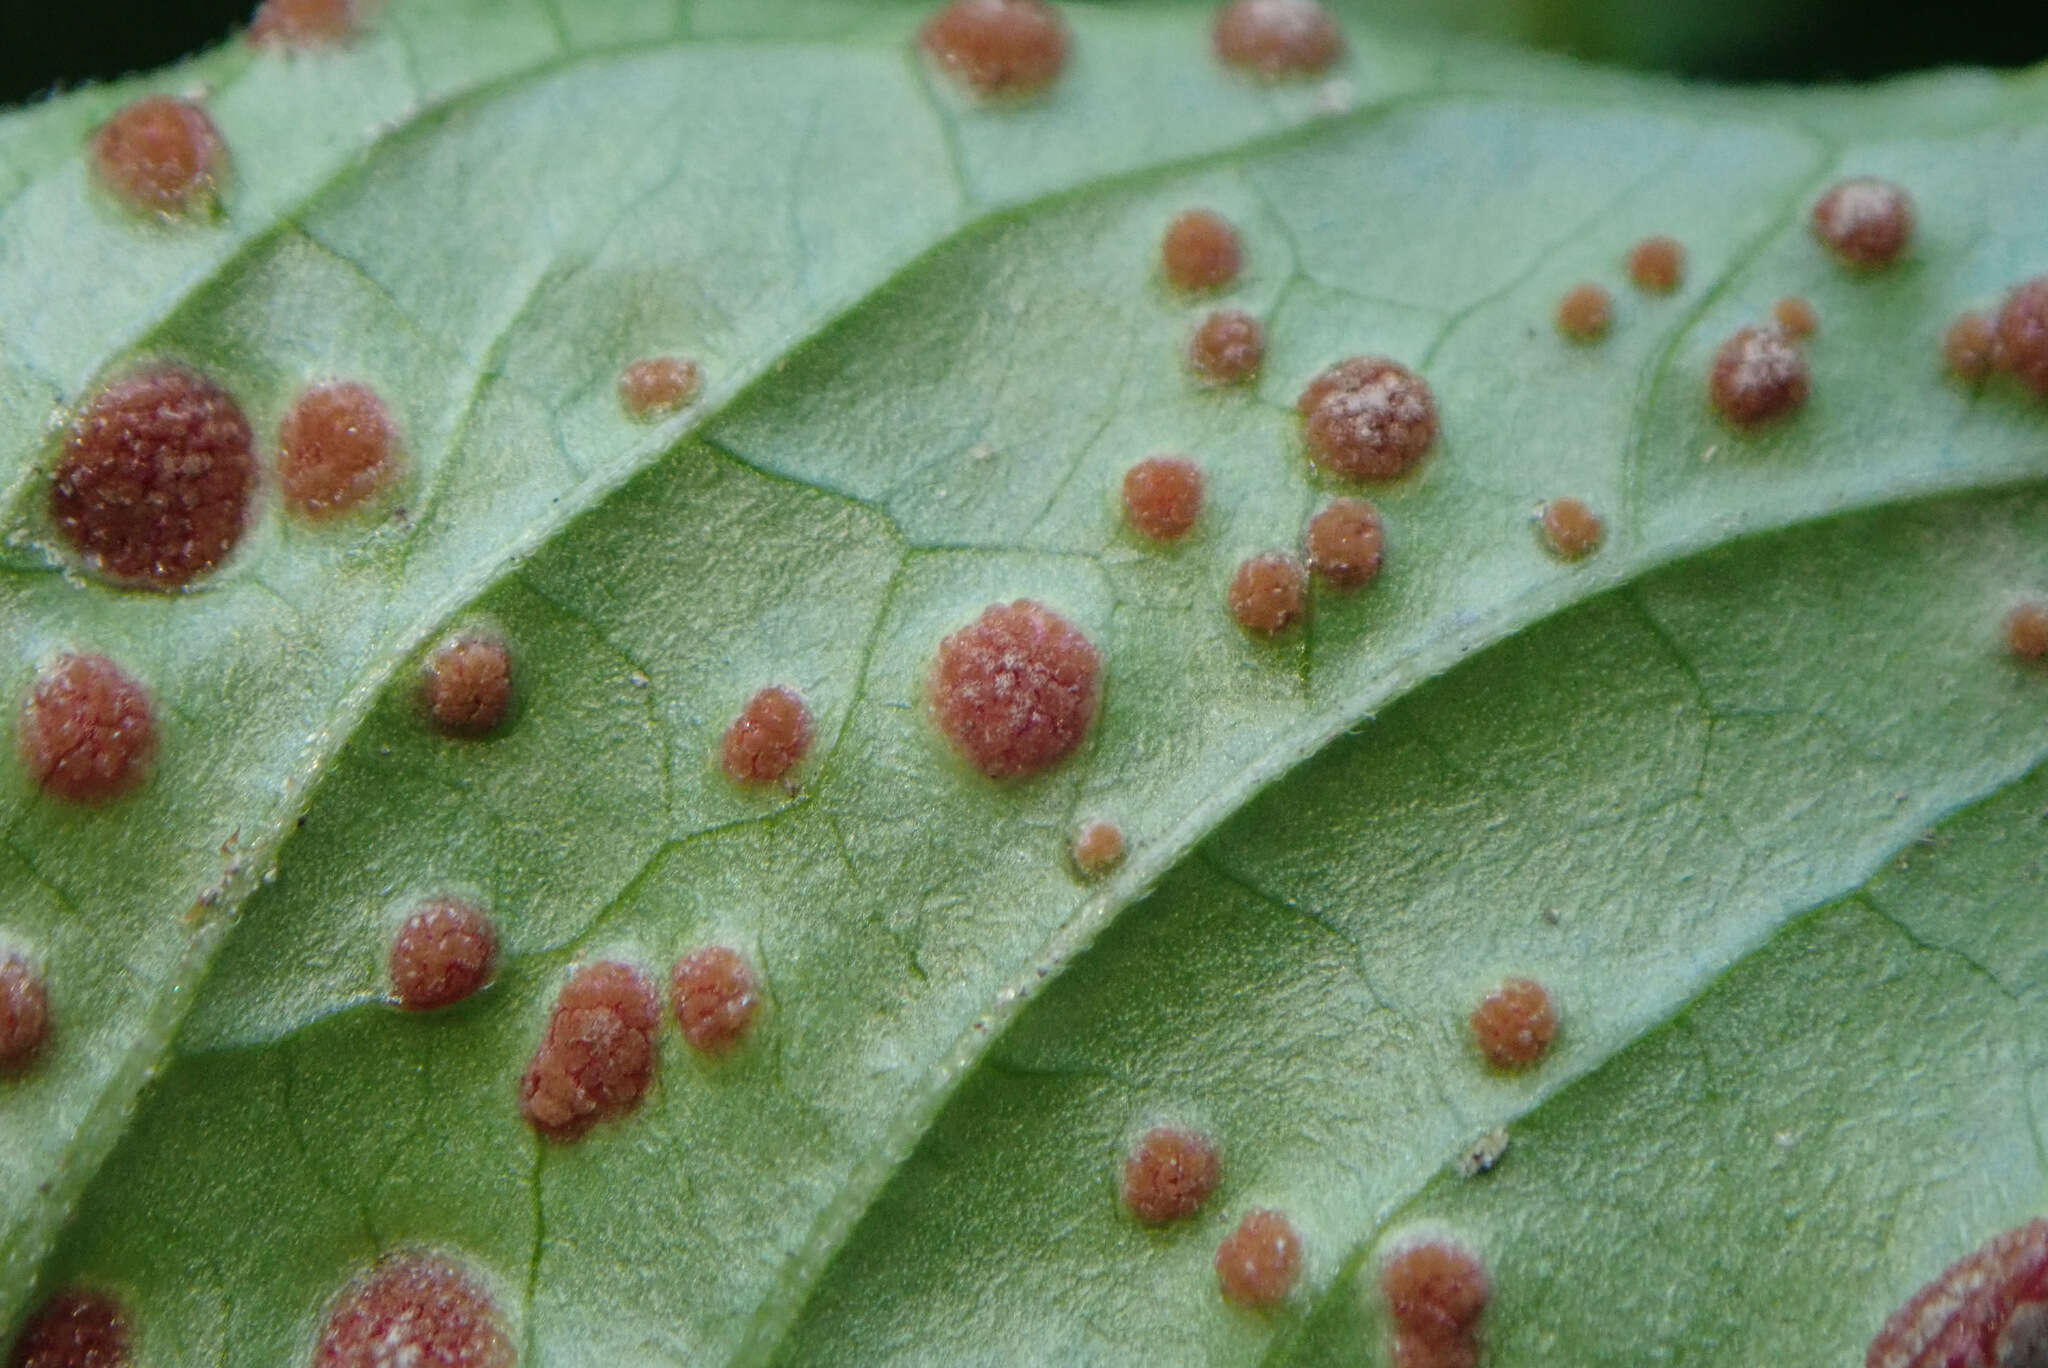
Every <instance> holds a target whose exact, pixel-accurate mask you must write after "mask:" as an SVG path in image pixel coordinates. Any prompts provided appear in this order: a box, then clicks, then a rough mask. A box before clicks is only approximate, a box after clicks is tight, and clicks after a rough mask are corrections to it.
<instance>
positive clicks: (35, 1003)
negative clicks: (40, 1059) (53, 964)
mask: <svg viewBox="0 0 2048 1368" xmlns="http://www.w3.org/2000/svg"><path fill="white" fill-rule="evenodd" d="M49 1035H50V998H49V994H48V992H47V991H46V990H45V989H44V988H43V980H42V977H41V976H40V975H38V974H37V973H36V971H35V970H34V969H33V968H31V967H30V966H29V963H28V961H27V960H25V959H23V958H22V957H21V956H20V955H9V956H8V957H7V958H6V959H4V960H0V1074H7V1073H12V1072H14V1071H16V1070H18V1069H22V1068H25V1067H26V1066H27V1065H28V1064H29V1063H30V1062H31V1061H32V1060H34V1059H35V1057H36V1055H37V1054H38V1053H39V1052H40V1051H41V1050H42V1048H43V1042H44V1041H45V1040H47V1039H48V1038H49Z"/></svg>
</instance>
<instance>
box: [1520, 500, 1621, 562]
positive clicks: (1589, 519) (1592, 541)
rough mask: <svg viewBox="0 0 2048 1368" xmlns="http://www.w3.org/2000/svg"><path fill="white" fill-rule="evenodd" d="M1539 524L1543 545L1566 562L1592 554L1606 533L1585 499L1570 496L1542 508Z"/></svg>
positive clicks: (1538, 518)
mask: <svg viewBox="0 0 2048 1368" xmlns="http://www.w3.org/2000/svg"><path fill="white" fill-rule="evenodd" d="M1536 522H1537V525H1538V526H1540V527H1541V528H1542V529H1543V544H1544V545H1545V546H1548V547H1549V548H1550V550H1551V553H1552V554H1553V555H1556V556H1558V557H1560V558H1561V559H1564V560H1578V559H1579V558H1580V557H1582V556H1586V555H1590V554H1592V552H1593V551H1594V550H1595V549H1597V548H1598V547H1599V545H1600V538H1601V537H1602V536H1603V535H1604V534H1605V532H1606V529H1605V528H1604V527H1603V526H1602V525H1601V522H1600V515H1599V514H1598V513H1595V512H1594V511H1593V510H1592V509H1590V508H1588V507H1587V506H1586V504H1585V501H1584V500H1582V499H1574V498H1572V497H1571V496H1569V495H1566V496H1565V497H1563V498H1557V499H1552V500H1551V501H1550V502H1549V503H1547V504H1545V505H1543V512H1542V513H1541V514H1540V515H1539V516H1538V517H1537V519H1536Z"/></svg>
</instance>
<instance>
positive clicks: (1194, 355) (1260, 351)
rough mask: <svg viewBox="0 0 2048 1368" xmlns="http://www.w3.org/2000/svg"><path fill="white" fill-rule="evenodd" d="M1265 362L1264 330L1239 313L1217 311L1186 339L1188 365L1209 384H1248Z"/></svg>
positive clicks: (1226, 310)
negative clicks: (1245, 382)
mask: <svg viewBox="0 0 2048 1368" xmlns="http://www.w3.org/2000/svg"><path fill="white" fill-rule="evenodd" d="M1265 359H1266V329H1265V327H1264V326H1263V325H1262V324H1261V323H1260V322H1259V320H1258V319H1256V318H1253V317H1252V316H1251V315H1250V314H1248V313H1246V312H1245V311H1244V310H1242V309H1218V310H1217V311H1216V312H1214V313H1212V314H1210V315H1209V316H1208V317H1207V318H1205V319H1203V320H1202V323H1201V326H1200V327H1198V328H1196V329H1195V333H1194V336H1193V337H1191V338H1189V339H1188V365H1189V366H1191V367H1193V368H1194V372H1195V374H1197V375H1199V376H1201V377H1202V378H1203V379H1204V380H1207V381H1209V382H1210V383H1211V384H1216V385H1235V384H1239V383H1241V382H1243V381H1246V380H1249V379H1251V378H1252V377H1253V376H1254V375H1257V374H1258V373H1259V367H1260V365H1262V364H1263V363H1264V362H1265Z"/></svg>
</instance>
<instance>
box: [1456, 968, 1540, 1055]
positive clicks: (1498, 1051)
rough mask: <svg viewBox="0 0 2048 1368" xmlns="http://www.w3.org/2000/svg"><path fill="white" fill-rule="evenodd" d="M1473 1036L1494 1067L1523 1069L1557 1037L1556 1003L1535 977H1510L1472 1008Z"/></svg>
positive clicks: (1481, 1051) (1480, 1050)
mask: <svg viewBox="0 0 2048 1368" xmlns="http://www.w3.org/2000/svg"><path fill="white" fill-rule="evenodd" d="M1471 1027H1472V1038H1473V1039H1474V1040H1475V1041H1476V1042H1477V1043H1478V1045H1479V1052H1480V1053H1481V1054H1482V1055H1484V1056H1486V1062H1487V1063H1489V1064H1491V1065H1492V1066H1493V1067H1494V1068H1496V1069H1508V1070H1513V1069H1526V1068H1528V1067H1529V1066H1530V1065H1531V1064H1534V1063H1536V1061H1538V1060H1540V1059H1541V1058H1543V1056H1544V1054H1545V1053H1546V1052H1548V1050H1549V1049H1550V1042H1551V1041H1552V1040H1553V1039H1555V1038H1556V1036H1557V1006H1556V1004H1555V1003H1553V1002H1552V1001H1551V998H1550V990H1549V989H1547V988H1545V987H1544V986H1543V985H1542V984H1540V983H1538V982H1536V981H1535V980H1534V979H1526V978H1511V979H1508V980H1507V981H1506V982H1504V983H1502V984H1501V985H1500V986H1499V987H1498V988H1496V989H1494V990H1493V991H1492V992H1491V993H1488V994H1487V995H1486V996H1485V997H1484V998H1483V999H1481V1000H1480V1003H1479V1005H1478V1006H1477V1007H1475V1008H1473V1009H1472V1019H1471Z"/></svg>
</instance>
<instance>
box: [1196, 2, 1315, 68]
mask: <svg viewBox="0 0 2048 1368" xmlns="http://www.w3.org/2000/svg"><path fill="white" fill-rule="evenodd" d="M1210 41H1211V43H1212V44H1213V45H1214V47H1215V49H1216V55H1217V56H1218V57H1219V58H1221V59H1222V60H1223V61H1224V62H1225V63H1226V64H1228V65H1230V66H1233V67H1236V68H1238V69H1239V70H1240V71H1248V72H1251V73H1252V74H1254V75H1256V76H1261V77H1264V78H1265V79H1267V80H1280V79H1283V78H1286V77H1293V76H1314V75H1317V74H1319V73H1321V72H1323V71H1326V70H1328V69H1329V67H1330V64H1331V63H1333V62H1335V61H1336V60H1337V59H1338V58H1339V57H1341V56H1343V55H1344V33H1343V30H1341V29H1339V28H1338V27H1337V21H1336V20H1335V19H1333V18H1331V17H1330V12H1329V11H1328V10H1326V9H1324V8H1323V7H1322V6H1321V5H1319V4H1316V3H1315V0H1231V2H1230V3H1229V4H1226V5H1224V6H1223V7H1222V8H1221V9H1219V10H1217V11H1216V22H1215V24H1214V26H1213V27H1212V28H1211V29H1210Z"/></svg>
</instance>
